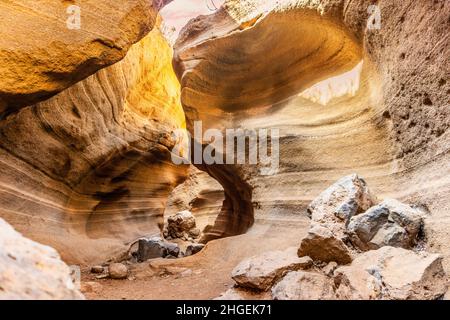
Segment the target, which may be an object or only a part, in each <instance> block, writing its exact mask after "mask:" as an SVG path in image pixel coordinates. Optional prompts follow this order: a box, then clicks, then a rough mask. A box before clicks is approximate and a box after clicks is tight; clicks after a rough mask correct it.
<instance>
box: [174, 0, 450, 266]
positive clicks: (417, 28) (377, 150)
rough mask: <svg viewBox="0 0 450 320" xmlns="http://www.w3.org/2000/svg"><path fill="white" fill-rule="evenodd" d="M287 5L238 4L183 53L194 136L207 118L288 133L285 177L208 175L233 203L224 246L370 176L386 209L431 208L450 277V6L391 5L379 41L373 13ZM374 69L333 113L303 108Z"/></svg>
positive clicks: (189, 33) (191, 32)
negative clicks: (309, 91) (331, 81)
mask: <svg viewBox="0 0 450 320" xmlns="http://www.w3.org/2000/svg"><path fill="white" fill-rule="evenodd" d="M275 2H276V1H262V0H244V1H235V0H229V1H226V2H225V5H224V7H223V8H222V9H221V10H219V11H218V12H216V13H215V14H213V15H209V16H201V17H198V18H196V19H194V20H192V21H191V22H190V23H189V24H188V25H187V26H186V27H185V28H184V30H183V31H182V32H181V37H180V38H179V39H178V42H177V43H176V44H175V59H174V64H175V67H176V69H177V74H178V77H179V78H180V80H181V84H182V102H183V107H184V109H185V112H186V116H187V120H188V128H189V123H191V122H192V121H193V120H196V119H201V120H203V125H204V127H206V128H209V127H216V128H219V129H221V128H225V127H242V128H246V129H255V128H256V129H257V128H269V129H270V128H279V129H280V159H281V161H280V170H279V171H278V172H277V173H274V174H273V175H271V176H264V177H262V176H261V175H260V173H259V168H260V167H259V166H256V167H252V166H245V165H241V166H237V165H236V166H232V165H229V166H214V167H213V168H207V169H206V168H203V170H207V171H209V172H210V173H211V175H212V176H214V177H215V178H216V179H217V180H218V181H219V182H220V183H221V184H222V186H223V187H224V192H225V195H226V198H227V199H228V200H227V201H226V203H225V205H224V208H223V212H224V213H225V214H224V215H223V219H222V221H223V220H225V221H226V222H225V223H223V222H222V223H221V224H220V225H217V228H216V229H215V230H214V233H215V235H229V234H236V233H240V232H243V230H242V229H244V231H245V230H246V228H245V226H248V225H250V224H251V223H252V222H253V220H252V215H254V217H256V219H257V221H258V223H264V224H272V225H276V224H277V223H278V222H280V221H286V220H288V219H289V220H291V221H292V220H294V219H299V220H301V219H304V217H302V216H301V215H294V214H292V212H301V211H302V210H304V209H305V207H306V205H307V204H308V203H309V202H310V201H311V200H312V199H314V198H315V197H316V196H317V195H318V194H319V193H320V192H321V191H322V190H324V188H325V186H329V185H330V184H331V182H333V181H336V180H337V179H338V178H340V177H342V176H344V175H347V174H350V173H353V172H357V173H358V174H359V175H361V176H364V177H365V178H366V179H367V182H368V183H370V185H371V186H372V187H371V188H372V189H373V191H374V192H376V193H377V194H380V196H382V197H391V198H396V199H399V200H400V201H403V202H406V203H411V204H417V205H422V206H424V207H427V208H428V209H429V211H430V212H431V213H432V214H431V215H430V216H429V217H428V218H427V220H429V221H427V222H429V223H428V224H427V230H426V232H427V234H429V235H430V236H429V244H430V247H431V248H433V250H436V251H439V252H442V253H443V254H444V256H445V260H444V264H445V269H446V270H450V269H449V268H450V247H449V243H450V241H448V240H449V237H448V228H449V225H450V216H449V214H448V212H450V211H449V209H450V204H449V198H448V196H447V194H448V192H449V190H450V179H449V176H450V175H449V173H450V172H449V169H448V168H449V166H448V163H449V152H448V150H449V147H450V143H449V141H450V139H449V133H448V127H449V126H450V122H449V121H450V120H449V119H450V116H449V110H450V109H449V102H448V94H449V90H450V87H449V86H450V84H449V83H448V70H449V61H448V56H449V50H450V49H449V48H450V46H449V38H448V31H447V30H448V26H449V21H448V16H449V13H450V4H449V3H448V1H422V2H417V1H413V0H407V1H401V2H399V1H395V0H383V1H379V2H377V4H378V6H379V8H380V12H381V18H382V20H381V29H380V30H377V29H369V28H367V20H368V16H369V14H368V11H367V9H368V7H369V5H371V4H373V1H371V0H363V1H348V0H337V1H326V0H323V1H307V0H304V1H303V0H301V1H300V0H299V1H287V0H284V1H278V3H280V4H279V5H278V6H277V5H275ZM325 35H326V36H327V40H325ZM318 48H319V49H318ZM336 48H339V49H340V51H338V52H339V54H335V53H336V52H337V51H336ZM262 57H264V58H262ZM362 59H363V60H364V63H363V67H362V72H361V75H360V86H359V90H357V91H356V93H355V94H354V95H345V96H341V97H339V98H335V99H332V100H331V101H330V102H329V103H328V104H327V105H326V106H322V105H320V104H317V103H314V102H311V101H309V100H307V99H305V98H303V97H299V96H298V95H297V93H300V91H302V90H303V89H306V88H307V87H309V86H311V85H312V84H314V83H317V82H318V81H321V80H323V79H325V78H329V77H330V76H333V75H337V74H339V73H342V72H345V71H348V70H350V69H351V68H352V67H353V66H355V65H356V64H357V63H358V62H359V61H360V60H362ZM330 66H333V68H332V69H331V68H330ZM217 80H218V81H217ZM200 169H202V168H200ZM230 176H232V177H233V178H232V180H234V181H233V183H230V180H231V178H229V177H230ZM235 186H237V189H238V190H239V192H234V190H233V188H236V187H235ZM250 207H252V208H253V210H249V209H248V208H250ZM245 210H247V211H245ZM239 219H240V222H244V223H237V221H239ZM238 226H239V227H241V228H242V229H239V227H238ZM243 226H244V227H243Z"/></svg>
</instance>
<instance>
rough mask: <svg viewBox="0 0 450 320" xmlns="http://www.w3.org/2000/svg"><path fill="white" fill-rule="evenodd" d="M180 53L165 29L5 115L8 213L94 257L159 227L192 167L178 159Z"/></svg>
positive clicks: (43, 238) (17, 222)
mask: <svg viewBox="0 0 450 320" xmlns="http://www.w3.org/2000/svg"><path fill="white" fill-rule="evenodd" d="M171 58H172V56H171V52H170V48H169V47H168V45H167V43H166V42H165V40H164V39H163V38H162V36H161V34H160V32H159V31H158V30H156V29H155V30H153V31H152V32H151V33H150V34H149V35H148V36H146V37H145V38H144V39H143V40H141V41H140V42H139V43H137V44H136V45H134V46H133V47H132V48H131V49H130V51H129V52H128V54H127V56H126V57H125V59H124V60H122V61H121V62H119V63H117V64H115V65H113V66H111V67H108V68H106V69H103V70H101V71H99V72H97V73H96V74H95V75H92V76H91V77H89V78H87V79H85V80H84V81H81V82H79V83H77V84H75V85H73V86H72V87H70V88H69V89H67V90H64V91H63V92H61V93H60V94H58V95H56V96H55V97H53V98H51V99H49V100H46V101H43V102H41V103H38V104H36V105H33V106H30V107H27V108H23V109H22V110H20V111H19V112H17V113H15V114H12V115H10V116H8V117H7V118H6V119H4V120H2V121H0V137H1V139H0V140H1V142H0V146H1V151H0V156H1V161H2V164H3V165H2V166H1V167H0V181H1V188H0V208H2V209H3V213H2V217H4V218H5V219H7V220H8V221H9V222H10V223H12V224H13V225H14V226H15V227H16V228H17V229H18V230H20V231H21V232H24V233H26V234H27V235H29V236H31V237H32V238H33V239H35V240H39V241H40V242H43V243H47V244H51V245H52V246H54V247H55V248H56V249H58V250H59V251H60V252H61V254H62V256H63V257H64V258H65V259H69V260H72V259H73V260H75V261H80V260H81V261H86V262H93V263H95V262H103V261H104V260H105V259H106V258H107V257H108V256H111V253H112V252H114V251H115V250H119V248H120V247H122V246H123V245H124V242H129V241H132V240H134V239H136V238H138V237H141V236H143V235H151V234H153V233H156V232H159V227H158V224H162V222H163V218H162V215H163V212H164V207H165V202H166V200H167V197H168V195H169V193H170V192H171V190H172V189H173V188H174V187H175V186H176V185H177V184H179V183H180V182H181V181H182V180H183V178H184V176H185V170H186V167H185V166H175V165H174V164H173V163H172V162H171V160H170V152H169V149H170V148H172V146H173V145H174V143H175V142H174V140H173V139H172V137H171V132H172V131H173V130H175V129H178V128H182V127H184V121H185V120H184V114H183V111H182V109H181V105H180V103H179V84H178V81H177V79H176V77H175V75H174V73H173V71H172V67H171ZM18 213H19V214H18ZM93 239H95V240H96V241H92V240H93Z"/></svg>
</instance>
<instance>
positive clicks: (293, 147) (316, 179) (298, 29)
mask: <svg viewBox="0 0 450 320" xmlns="http://www.w3.org/2000/svg"><path fill="white" fill-rule="evenodd" d="M19 2H21V1H19ZM88 2H89V3H90V4H89V6H87V7H86V8H85V10H86V11H88V12H89V19H91V20H89V23H87V25H88V26H89V29H88V30H87V31H83V32H84V33H80V34H81V35H80V34H78V36H77V38H76V39H75V40H76V41H75V43H72V42H71V41H72V40H71V38H73V34H72V33H70V32H73V31H67V30H66V29H65V27H64V26H62V27H61V26H60V29H61V30H62V31H61V30H59V29H58V37H60V38H58V39H59V40H60V41H61V43H64V42H66V43H67V48H66V49H64V50H63V49H61V48H60V47H59V45H58V44H57V43H56V42H52V41H51V39H41V40H39V41H41V42H42V43H44V42H45V41H48V42H49V43H51V45H48V46H46V48H47V51H48V52H50V51H51V52H52V55H51V56H50V58H48V59H47V58H45V57H46V56H47V54H46V53H45V52H39V55H38V56H37V57H36V61H40V62H39V66H40V67H39V68H37V70H34V71H33V72H29V71H24V70H25V69H23V67H24V66H23V65H22V64H21V63H18V62H15V60H14V59H13V60H14V61H13V60H11V59H9V60H8V59H7V58H4V59H3V58H2V57H3V56H5V57H6V56H7V55H6V52H8V50H10V49H11V47H12V46H13V42H14V41H13V40H12V39H11V38H10V37H9V38H8V41H6V42H5V44H4V45H3V44H2V42H1V41H0V45H2V46H0V61H2V59H3V60H5V61H6V60H7V61H9V64H8V63H5V72H4V73H5V79H7V81H6V80H5V83H6V84H5V85H3V84H2V86H0V163H1V164H2V165H1V166H0V213H1V214H0V217H1V218H3V219H5V220H6V221H7V222H8V223H10V224H11V225H12V226H13V227H14V228H15V229H16V230H18V231H19V232H21V233H22V234H23V235H24V236H26V237H28V238H30V239H32V240H34V241H38V242H40V243H43V244H46V245H49V246H51V247H53V248H55V249H56V250H57V251H58V252H59V254H60V255H61V258H62V260H63V261H64V262H66V263H67V264H73V265H78V266H81V272H82V274H81V277H82V278H81V280H82V283H89V284H90V285H92V283H94V285H92V286H93V288H90V289H89V290H85V292H83V293H84V294H85V296H86V297H87V298H88V299H110V298H115V299H123V298H126V299H149V298H150V299H152V298H159V299H186V298H188V299H191V298H192V299H212V298H215V297H217V296H219V295H220V294H221V293H223V292H224V291H226V289H227V288H231V287H233V280H232V279H231V278H230V273H231V272H232V270H233V268H234V267H235V266H236V265H237V264H238V263H239V262H240V261H242V260H243V259H246V258H249V257H251V256H254V255H258V254H261V253H264V252H266V251H271V250H285V249H287V248H289V247H296V248H298V247H299V244H300V242H301V240H302V239H303V238H304V237H305V236H306V235H307V234H308V231H309V228H310V223H311V216H310V212H308V210H307V207H308V205H309V204H310V203H311V201H313V200H314V199H315V198H316V197H317V196H318V195H319V194H321V193H322V192H323V191H324V190H325V189H327V188H328V187H329V186H331V185H333V183H335V182H336V181H338V180H339V179H341V178H342V177H344V176H349V175H351V174H354V173H356V174H358V176H360V177H362V178H364V181H365V182H367V184H368V185H370V189H371V191H372V192H373V193H374V194H376V195H377V196H378V197H379V199H378V200H379V201H382V200H384V199H385V198H395V199H398V200H400V201H402V202H405V203H408V204H409V205H411V206H412V207H414V208H420V209H421V210H423V211H424V212H426V218H425V221H426V224H425V227H424V230H423V232H424V234H425V236H424V237H425V238H426V241H427V242H426V244H424V245H423V246H424V247H425V249H426V250H428V251H430V252H433V253H439V254H441V255H442V256H443V267H444V270H445V272H447V274H449V273H450V246H449V243H450V242H449V241H448V240H449V237H450V236H449V228H450V202H449V197H448V194H449V192H450V171H449V170H450V167H449V166H448V163H449V161H450V158H449V150H450V138H449V131H448V127H449V126H450V104H449V100H448V95H449V90H450V88H449V84H448V76H449V68H448V67H449V63H448V56H449V53H450V52H449V50H450V49H449V48H450V45H449V43H448V40H449V37H448V32H447V30H448V24H449V22H448V15H449V13H450V4H449V3H448V2H445V1H443V2H440V1H436V2H426V3H425V2H421V3H414V2H413V1H404V2H402V3H399V2H398V1H394V0H385V1H380V4H379V5H380V8H381V11H382V12H383V13H385V12H390V14H389V15H383V21H382V28H383V29H382V30H389V32H381V31H380V30H375V29H371V28H370V27H368V24H367V10H366V8H367V6H368V5H369V4H370V3H371V1H369V0H367V1H366V0H364V1H360V2H358V3H357V2H354V1H346V0H345V1H344V0H342V1H325V0H324V1H289V0H283V1H275V0H274V1H272V0H270V1H264V0H243V1H238V0H226V1H220V2H219V1H216V2H214V5H215V6H214V8H212V9H211V8H209V7H206V8H202V10H199V11H196V10H197V9H195V8H194V9H192V12H190V11H189V12H186V13H184V16H183V17H182V18H180V15H181V14H180V15H178V14H179V13H178V11H176V8H177V6H180V3H181V2H182V1H181V2H180V1H174V2H173V3H171V4H168V5H167V6H166V7H165V8H163V9H162V11H161V12H160V14H158V11H159V10H160V9H161V8H160V6H159V5H155V4H153V5H149V3H150V2H147V1H138V0H136V1H132V2H133V4H134V5H135V6H132V5H131V4H130V3H131V2H130V3H128V4H127V6H125V7H123V8H120V9H118V8H115V9H114V8H112V9H111V10H112V11H113V12H115V10H117V12H121V13H123V16H121V17H120V18H121V19H119V21H120V23H119V22H114V23H115V24H117V25H119V27H117V29H111V28H107V27H105V26H97V27H96V28H98V30H97V29H95V28H94V27H93V26H94V25H95V24H94V23H93V21H95V13H96V12H97V11H98V12H100V11H101V10H104V9H105V8H104V7H108V4H107V3H106V4H105V3H103V1H102V2H101V3H100V4H97V5H96V4H94V2H91V1H88ZM105 2H108V1H105ZM167 2H170V1H167ZM164 4H165V2H164ZM222 4H223V5H222ZM22 5H23V6H25V7H26V4H22ZM220 5H222V6H220ZM97 6H98V7H97ZM128 6H129V7H128ZM161 6H162V4H161ZM171 6H173V7H171ZM216 6H217V7H216ZM5 7H6V6H5ZM7 9H8V10H9V11H10V14H12V13H14V15H17V16H19V15H20V14H21V13H20V10H19V11H18V10H17V8H16V6H13V5H11V6H7ZM38 9H39V10H43V9H42V8H40V7H39V8H34V10H38ZM394 9H395V10H394ZM164 10H166V11H164ZM200 14H201V15H200ZM171 15H173V17H175V18H174V19H175V20H176V21H177V24H175V25H174V22H173V21H171V17H172V16H171ZM0 17H1V16H0ZM417 17H420V21H419V22H417V21H418V19H417ZM180 21H183V23H181V22H180ZM36 23H38V22H36ZM39 23H42V24H44V22H39ZM19 30H20V37H23V38H24V39H27V35H26V32H25V31H24V30H23V29H21V28H19ZM100 30H106V31H102V32H100ZM55 32H56V31H55ZM65 32H67V33H65ZM94 35H95V36H94ZM422 35H427V39H426V41H425V40H423V37H422ZM92 37H94V39H92ZM111 39H114V41H116V42H117V44H116V43H115V42H114V41H113V42H109V41H112V40H111ZM28 40H29V39H28ZM39 41H37V42H39ZM24 42H25V40H24ZM55 43H56V44H55ZM70 43H72V45H71V46H69V44H70ZM417 43H421V44H422V45H421V46H420V47H419V46H417ZM61 47H62V48H65V46H61ZM74 48H75V49H74ZM71 50H75V51H76V52H79V55H77V54H72V55H69V54H68V53H67V52H68V51H71ZM21 52H22V51H21ZM65 56H67V61H66V62H65V63H62V62H61V61H65V60H64V58H62V57H65ZM15 59H19V60H20V59H21V57H20V54H17V55H15ZM39 59H40V60H39ZM22 60H23V58H22ZM8 66H10V67H8ZM29 68H32V67H31V66H29ZM6 69H7V70H6ZM47 69H48V70H47ZM27 70H28V69H27ZM30 70H31V69H30ZM28 73H32V74H33V75H34V77H31V76H30V77H28V76H26V75H27V74H28ZM16 74H21V75H22V74H23V76H21V79H22V80H23V82H24V84H23V85H22V86H17V85H11V84H12V83H15V80H14V79H15V77H16V76H15V75H16ZM30 88H33V90H31V89H30ZM197 121H201V123H202V128H203V132H205V131H206V130H208V129H216V130H217V131H218V132H221V133H223V134H224V136H225V135H226V130H227V129H242V130H244V131H243V132H244V133H245V132H248V131H259V130H268V131H270V132H273V131H275V130H277V131H278V132H279V136H278V138H279V140H278V141H279V162H278V163H277V167H276V168H275V169H274V168H272V169H273V170H266V169H267V166H266V164H263V163H262V162H261V161H259V162H258V163H257V164H249V163H245V164H236V163H231V164H230V163H227V164H206V163H201V164H181V165H178V164H175V163H174V162H173V161H172V160H173V158H172V156H173V148H174V147H175V146H176V145H177V143H178V142H179V141H177V138H176V136H174V132H176V131H178V130H187V132H189V133H190V134H191V135H192V137H193V139H192V142H193V144H194V145H195V144H198V143H200V144H201V143H203V146H202V148H203V149H204V148H205V147H206V145H207V143H206V142H205V141H197V140H196V139H197V136H196V135H195V134H194V123H195V122H197ZM270 144H271V146H272V147H273V146H274V141H271V143H270ZM225 156H226V154H225V153H224V157H225ZM183 210H188V211H190V212H192V214H193V216H194V217H195V219H196V223H197V225H196V226H197V227H198V228H199V230H200V235H199V237H198V239H197V240H195V242H201V243H204V244H206V246H205V247H204V248H203V250H201V251H200V252H199V253H197V254H194V255H192V256H187V257H182V258H179V259H162V258H161V259H151V260H148V261H145V262H142V263H134V262H133V263H131V264H130V266H129V268H130V275H132V276H131V277H130V278H129V279H128V280H127V279H125V280H123V281H116V280H112V279H104V278H97V276H96V275H94V274H92V273H91V272H90V268H91V267H92V266H95V265H99V264H100V265H102V264H105V263H106V264H109V263H110V262H113V261H119V262H120V261H125V260H126V261H131V259H132V258H130V250H131V248H132V247H133V245H135V244H136V241H138V240H139V239H141V238H144V237H154V236H157V237H162V236H163V234H164V231H166V229H165V227H166V224H167V218H168V217H170V216H173V215H174V214H176V213H178V212H180V211H183ZM165 237H166V236H165ZM166 238H167V237H166ZM186 241H187V240H186ZM183 245H185V243H184V242H183ZM183 250H184V247H183ZM127 259H128V260H127ZM161 270H163V271H164V272H165V273H164V272H162V273H161ZM168 270H169V271H168ZM170 270H178V271H179V270H184V271H190V273H189V274H188V275H185V274H184V273H183V272H178V271H173V272H172V271H170ZM171 272H172V273H171ZM161 274H162V275H161ZM95 284H98V285H99V286H100V288H101V289H95ZM249 297H250V298H258V299H266V298H269V299H270V294H269V293H267V292H262V293H261V292H260V293H254V292H253V293H251V292H250V293H249Z"/></svg>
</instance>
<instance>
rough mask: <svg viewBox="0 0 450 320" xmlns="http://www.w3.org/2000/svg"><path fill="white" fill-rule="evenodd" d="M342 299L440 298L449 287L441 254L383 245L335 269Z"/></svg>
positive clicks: (337, 291)
mask: <svg viewBox="0 0 450 320" xmlns="http://www.w3.org/2000/svg"><path fill="white" fill-rule="evenodd" d="M334 274H335V283H336V286H337V290H336V294H337V297H338V298H339V299H394V300H398V299H400V300H404V299H437V298H440V297H442V296H443V295H444V293H445V292H446V290H447V287H446V286H447V284H446V281H447V279H448V278H447V276H446V275H445V273H444V270H443V268H442V257H441V256H440V255H438V254H431V253H424V252H423V253H421V254H417V253H414V252H412V251H410V250H406V249H403V248H394V247H382V248H380V249H378V250H372V251H368V252H365V253H363V254H361V255H360V256H358V257H357V258H355V260H353V262H352V264H351V265H350V266H342V267H339V268H338V269H337V270H336V271H335V273H334Z"/></svg>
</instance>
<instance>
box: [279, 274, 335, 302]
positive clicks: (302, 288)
mask: <svg viewBox="0 0 450 320" xmlns="http://www.w3.org/2000/svg"><path fill="white" fill-rule="evenodd" d="M272 298H273V299H275V300H334V299H336V296H335V294H334V289H333V281H332V280H331V279H330V278H328V277H327V276H325V275H323V274H320V273H315V272H307V271H293V272H289V273H288V274H287V275H286V276H285V277H284V278H283V280H281V281H280V282H278V283H277V284H276V285H275V286H274V287H273V288H272Z"/></svg>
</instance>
